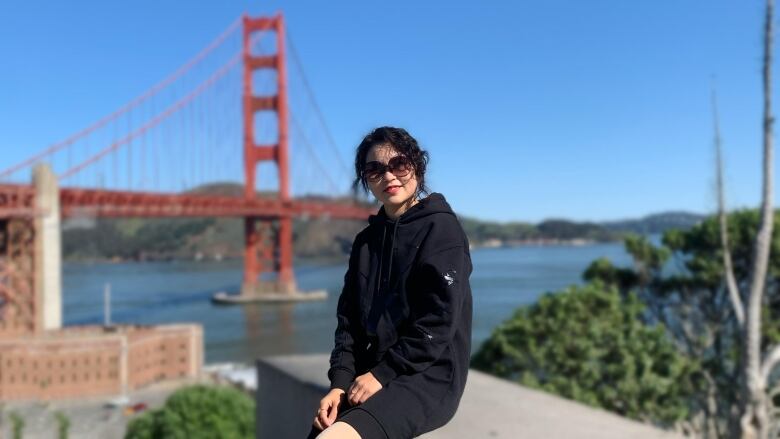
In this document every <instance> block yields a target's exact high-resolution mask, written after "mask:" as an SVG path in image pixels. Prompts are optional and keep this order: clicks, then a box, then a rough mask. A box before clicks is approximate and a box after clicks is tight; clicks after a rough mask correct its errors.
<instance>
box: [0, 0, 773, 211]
mask: <svg viewBox="0 0 780 439" xmlns="http://www.w3.org/2000/svg"><path fill="white" fill-rule="evenodd" d="M279 10H282V11H283V12H284V14H285V18H286V21H287V23H288V26H289V29H290V32H291V36H292V38H293V40H294V43H295V46H296V48H297V51H298V52H299V54H300V57H301V60H302V63H303V65H304V67H305V69H306V73H307V75H308V79H309V82H310V83H311V85H312V88H313V89H314V91H315V94H316V97H317V100H318V103H319V106H320V107H321V109H322V111H323V112H324V114H325V117H326V119H327V122H328V125H329V127H330V129H331V131H332V133H333V136H334V138H335V140H336V143H337V144H338V146H339V148H340V150H341V152H342V156H343V157H344V158H345V159H346V160H347V162H349V160H351V158H352V157H351V156H352V153H353V151H354V147H355V145H356V144H357V143H358V142H359V140H360V139H361V137H362V136H363V135H364V134H365V133H366V132H367V131H368V130H370V129H371V128H372V127H374V126H378V125H385V124H389V125H397V126H403V127H406V128H407V129H408V130H409V131H410V132H411V133H412V134H413V135H414V136H415V137H417V139H418V140H419V141H420V143H421V144H422V145H423V147H425V148H426V149H427V150H428V151H429V153H430V155H431V163H430V170H429V174H428V180H429V183H430V186H431V187H432V189H433V190H435V191H437V192H442V193H443V194H444V195H445V196H446V197H447V199H448V200H449V201H450V204H452V206H453V208H454V209H455V210H456V211H457V212H459V213H461V214H464V215H468V216H471V217H477V218H482V219H492V220H499V221H509V220H519V221H532V222H536V221H540V220H542V219H545V218H553V217H557V218H560V217H565V218H571V219H575V220H606V219H619V218H628V217H638V216H642V215H645V214H648V213H654V212H658V211H663V210H671V209H674V210H677V209H683V210H689V211H693V212H701V213H704V212H711V211H712V210H713V209H714V207H715V205H714V194H713V191H712V182H713V180H714V179H713V160H714V158H713V157H714V154H713V151H712V117H711V111H710V87H711V84H712V78H713V77H715V78H716V83H717V88H718V93H719V101H720V112H721V124H722V133H723V138H724V149H725V151H724V152H725V159H726V162H727V163H726V181H727V185H728V188H727V197H728V203H729V205H730V207H732V208H735V207H745V206H756V205H757V203H758V202H759V192H760V191H759V189H760V177H761V175H760V146H761V143H760V142H761V138H760V117H761V114H760V108H761V88H760V67H761V20H762V13H763V3H762V2H760V1H755V0H749V1H742V2H733V1H723V0H714V1H707V2H694V1H679V0H657V1H653V2H627V1H625V0H610V1H607V0H594V1H583V0H569V1H544V2H542V1H536V2H530V1H505V2H473V1H472V2H459V3H455V2H444V1H425V2H413V1H396V2H372V1H363V2H358V1H354V2H352V1H340V2H302V1H301V2H279V1H264V2H246V1H202V2H183V1H180V2H173V1H134V2H104V1H103V2H101V1H73V2H56V1H50V2H38V1H10V2H3V3H2V4H1V5H0V53H2V54H3V62H2V69H0V120H2V124H1V125H0V126H1V127H2V130H1V131H0V168H5V167H6V166H10V165H11V164H13V163H16V162H18V161H19V160H21V159H24V158H26V157H27V156H30V155H31V154H32V153H33V152H35V151H38V150H40V149H42V148H44V147H46V146H47V145H49V144H50V143H53V142H55V141H58V140H61V139H63V138H65V137H67V136H68V135H69V134H71V133H72V132H74V131H76V130H78V129H80V128H82V127H85V126H87V125H88V124H89V123H91V122H93V121H94V120H96V119H97V118H99V117H101V116H103V115H104V114H106V113H108V112H110V111H112V110H114V109H116V108H118V107H119V106H121V105H122V104H123V103H125V102H126V101H128V100H130V99H132V98H133V97H135V96H136V95H138V94H139V93H141V92H143V91H144V90H146V89H147V88H148V87H150V86H151V85H153V84H154V83H156V82H157V81H159V80H160V79H162V78H163V77H165V76H166V75H168V74H169V73H171V72H173V71H174V70H175V69H176V68H177V67H178V66H179V65H181V64H182V63H184V62H185V61H186V60H187V59H189V58H190V57H191V56H193V55H194V54H195V53H196V52H198V51H199V50H200V49H201V48H202V47H204V46H205V45H206V44H208V42H210V41H211V40H212V39H213V38H214V37H215V36H216V35H218V34H219V33H220V32H221V31H222V30H223V29H225V28H226V27H227V26H228V25H229V24H230V23H231V22H232V21H233V20H234V19H235V18H236V17H238V16H239V15H240V14H241V13H242V12H244V11H247V12H249V13H251V14H270V13H275V12H276V11H279ZM776 77H778V78H780V71H778V72H777V75H776ZM777 82H778V81H775V83H777ZM775 89H776V90H778V89H780V87H776V88H775ZM775 99H776V101H777V102H780V99H777V97H775ZM236 154H240V152H239V150H238V146H237V151H236ZM776 193H777V194H778V199H777V200H776V202H778V201H780V191H776Z"/></svg>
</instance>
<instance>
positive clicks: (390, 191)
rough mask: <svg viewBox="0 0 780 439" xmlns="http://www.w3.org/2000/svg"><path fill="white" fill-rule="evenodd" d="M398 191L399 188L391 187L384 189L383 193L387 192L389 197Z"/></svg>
mask: <svg viewBox="0 0 780 439" xmlns="http://www.w3.org/2000/svg"><path fill="white" fill-rule="evenodd" d="M400 190H401V186H391V187H389V188H387V189H385V192H387V193H388V194H390V195H395V194H397V193H398V191H400Z"/></svg>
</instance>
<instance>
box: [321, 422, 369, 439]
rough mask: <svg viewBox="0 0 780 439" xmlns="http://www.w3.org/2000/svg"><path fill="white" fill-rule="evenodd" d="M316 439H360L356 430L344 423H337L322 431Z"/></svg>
mask: <svg viewBox="0 0 780 439" xmlns="http://www.w3.org/2000/svg"><path fill="white" fill-rule="evenodd" d="M317 439H361V438H360V434H358V432H357V430H355V429H354V428H352V426H351V425H349V424H347V423H346V422H341V421H337V422H334V423H333V425H331V426H330V427H328V428H326V429H325V430H322V433H320V434H319V435H318V436H317Z"/></svg>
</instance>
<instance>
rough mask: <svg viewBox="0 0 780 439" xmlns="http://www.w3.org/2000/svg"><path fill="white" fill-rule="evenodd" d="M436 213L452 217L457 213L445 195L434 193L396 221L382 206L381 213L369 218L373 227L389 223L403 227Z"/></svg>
mask: <svg viewBox="0 0 780 439" xmlns="http://www.w3.org/2000/svg"><path fill="white" fill-rule="evenodd" d="M434 213H449V214H450V215H455V212H453V211H452V208H451V207H450V205H449V203H447V200H446V199H445V198H444V195H442V194H440V193H438V192H433V193H431V194H430V195H428V196H427V197H425V198H423V199H421V200H420V202H418V203H417V204H415V205H414V206H412V207H410V208H409V209H407V211H406V212H404V213H403V214H401V216H400V217H399V218H398V219H395V220H394V219H390V218H388V216H387V213H386V212H385V206H382V207H380V208H379V212H377V214H376V215H371V216H369V217H368V222H369V224H371V225H377V224H387V223H389V224H392V225H396V223H397V225H399V226H403V225H405V224H409V223H411V222H413V221H415V220H417V219H420V218H423V217H426V216H428V215H433V214H434Z"/></svg>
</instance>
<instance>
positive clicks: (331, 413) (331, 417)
mask: <svg viewBox="0 0 780 439" xmlns="http://www.w3.org/2000/svg"><path fill="white" fill-rule="evenodd" d="M323 413H326V414H327V416H326V417H325V420H326V421H327V422H326V423H325V424H326V425H327V426H328V427H330V426H331V425H332V424H333V423H334V422H336V416H338V413H339V405H338V403H337V402H336V403H333V405H331V406H330V409H328V410H327V411H325V412H323Z"/></svg>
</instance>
